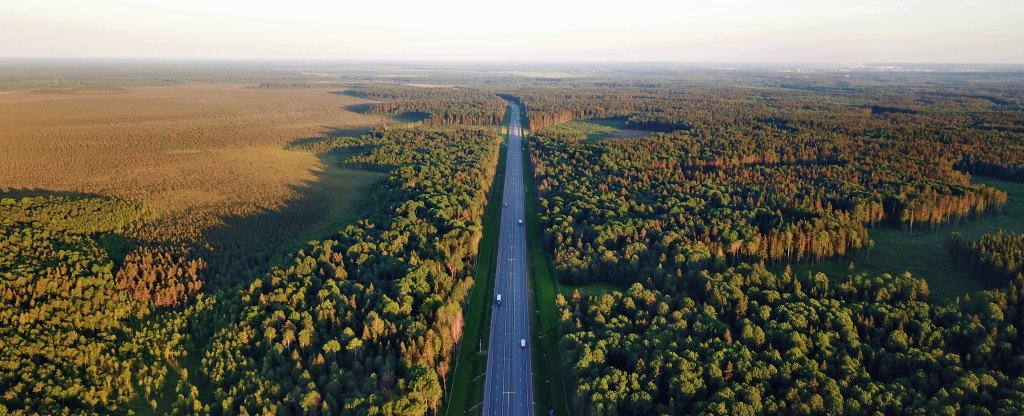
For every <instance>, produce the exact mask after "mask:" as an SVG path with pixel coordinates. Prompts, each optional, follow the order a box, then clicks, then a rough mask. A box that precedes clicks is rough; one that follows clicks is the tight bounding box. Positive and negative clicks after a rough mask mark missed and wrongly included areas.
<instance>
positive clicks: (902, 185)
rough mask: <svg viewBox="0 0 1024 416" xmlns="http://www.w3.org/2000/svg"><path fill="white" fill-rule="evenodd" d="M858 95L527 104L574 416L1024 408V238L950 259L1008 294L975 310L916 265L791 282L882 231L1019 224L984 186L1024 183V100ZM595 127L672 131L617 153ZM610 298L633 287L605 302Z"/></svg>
mask: <svg viewBox="0 0 1024 416" xmlns="http://www.w3.org/2000/svg"><path fill="white" fill-rule="evenodd" d="M925 78H928V77H925ZM925 81H928V82H925ZM855 82H856V81H852V82H851V81H836V80H834V79H828V77H827V76H822V77H819V79H816V80H811V81H804V82H793V81H788V80H781V79H779V78H773V77H767V76H766V77H763V78H761V79H755V80H747V82H746V84H744V82H737V83H736V84H734V85H728V86H727V85H723V83H719V82H717V81H714V80H702V81H699V82H694V83H693V84H697V85H686V86H688V87H690V88H684V87H683V86H681V85H675V86H673V85H670V84H664V83H657V82H652V83H650V84H648V85H645V84H644V83H640V82H636V83H633V84H628V83H626V84H627V85H622V84H614V85H613V84H608V85H589V86H586V87H580V88H576V89H573V90H572V91H571V92H569V91H558V90H551V89H530V88H523V89H522V90H520V91H517V92H514V93H511V94H512V95H514V96H515V97H516V99H517V101H518V102H520V103H522V104H523V105H524V106H525V107H526V108H527V115H528V118H529V125H530V126H531V127H532V128H533V130H534V131H533V132H532V135H531V138H530V146H531V151H530V155H531V167H532V168H533V170H534V180H535V181H536V183H537V188H538V192H539V201H538V202H537V203H538V204H539V208H540V221H541V236H540V238H541V240H542V242H543V244H544V245H545V246H546V247H547V250H548V252H549V255H550V256H551V262H552V264H553V265H554V269H555V274H556V275H557V278H558V280H559V281H561V282H562V283H563V284H566V286H567V287H568V289H567V288H565V287H563V293H562V295H560V296H559V298H558V301H557V303H558V305H557V307H558V310H559V313H560V316H561V319H560V320H561V330H562V340H561V343H560V348H559V349H560V353H561V356H562V370H563V373H564V376H565V378H566V380H567V385H568V386H570V388H569V392H568V396H569V400H570V402H571V403H572V406H571V407H572V410H573V412H574V413H576V414H581V415H583V414H586V415H648V414H666V415H667V414H765V413H769V414H774V413H786V414H875V413H884V414H1007V415H1009V414H1019V413H1020V412H1021V411H1022V409H1021V408H1020V404H1021V403H1022V401H1021V399H1022V397H1021V394H1022V393H1021V392H1022V390H1021V386H1022V382H1024V367H1021V366H1020V365H1019V364H1020V357H1021V354H1022V352H1024V351H1022V350H1021V349H1020V345H1022V344H1021V339H1020V336H1019V334H1018V333H1017V329H1016V327H1017V326H1019V325H1020V324H1021V316H1022V315H1021V312H1022V308H1024V303H1022V298H1021V287H1022V285H1024V281H1021V280H1020V278H1019V270H1020V264H1021V263H1020V262H1021V260H1022V257H1021V251H1020V250H1019V248H1020V244H1021V243H1020V237H1019V236H1018V235H1016V234H1008V233H996V234H989V235H984V236H982V238H981V239H980V240H978V241H964V239H962V238H959V237H956V236H955V235H954V237H953V238H951V239H950V241H948V242H947V244H946V247H947V250H948V253H950V255H953V256H955V257H956V258H957V259H958V262H960V263H962V264H964V265H966V267H969V268H970V270H971V271H972V273H974V274H976V275H977V277H976V278H978V279H996V280H997V281H1000V282H1003V283H1002V285H1001V287H1002V289H998V290H994V291H982V292H978V293H963V294H962V295H961V296H958V297H956V298H955V299H944V298H938V297H934V296H932V295H931V293H930V291H929V289H928V276H911V275H910V274H909V273H904V272H903V271H902V270H891V271H890V272H889V273H884V274H881V275H866V274H855V273H850V274H839V275H825V274H821V273H807V274H800V275H797V274H795V273H793V272H792V271H791V269H790V267H789V265H800V264H805V263H818V262H835V261H838V262H844V261H845V262H851V265H850V267H851V269H852V268H853V264H852V261H856V259H857V258H859V256H869V255H870V253H871V250H872V249H873V248H874V243H873V241H872V240H871V238H870V230H871V229H873V228H878V227H882V228H885V227H888V228H897V229H901V230H903V232H904V233H905V234H906V235H908V236H909V237H910V238H913V236H915V235H927V234H929V233H932V232H935V231H936V230H938V229H941V228H943V227H945V226H949V225H955V224H959V223H962V222H968V221H976V220H978V219H979V218H984V217H991V216H1000V215H1003V214H1002V207H1003V206H1004V205H1005V203H1006V201H1007V194H1006V193H1005V192H1004V191H1001V190H999V189H995V188H993V187H990V186H987V185H984V184H979V183H976V182H974V181H972V180H971V175H972V174H973V175H988V176H992V177H998V178H1002V179H1008V180H1018V181H1019V180H1021V178H1020V176H1019V169H1020V166H1022V162H1024V147H1022V145H1024V135H1022V134H1021V133H1022V132H1021V131H1020V129H1019V127H1020V126H1021V125H1022V124H1024V123H1022V118H1021V117H1022V113H1021V111H1020V109H1021V108H1022V107H1021V105H1022V102H1021V100H1020V94H1019V93H1020V88H1021V86H1022V85H1024V84H1020V83H1019V82H1007V83H995V82H993V83H986V84H985V86H984V87H979V88H972V89H967V88H966V87H964V86H963V84H961V83H960V81H956V80H950V79H943V78H941V77H938V76H937V77H935V78H928V79H927V80H920V79H913V77H906V78H904V79H900V80H899V82H898V83H894V82H893V81H891V80H885V81H884V82H882V81H881V80H879V82H878V83H877V84H876V83H875V82H870V81H862V82H861V83H860V84H856V83H855ZM595 118H600V119H607V118H616V119H618V120H625V125H626V126H627V127H629V128H635V129H642V130H650V131H655V132H661V133H655V134H652V135H650V136H646V137H643V138H639V139H633V138H626V139H604V140H595V139H592V138H590V137H588V134H587V133H588V132H587V131H585V129H581V128H580V127H579V126H577V125H573V124H572V123H569V124H563V123H565V122H567V121H570V120H576V119H595ZM769 267H770V268H772V269H783V268H784V269H785V271H780V272H773V271H769V270H768V268H769ZM608 284H611V285H612V286H611V287H616V288H621V289H622V290H609V289H604V290H597V291H595V290H593V289H592V288H594V287H607V285H608ZM573 287H576V288H577V289H573ZM584 293H587V294H584Z"/></svg>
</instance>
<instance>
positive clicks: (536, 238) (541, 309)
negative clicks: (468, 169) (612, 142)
mask: <svg viewBox="0 0 1024 416" xmlns="http://www.w3.org/2000/svg"><path fill="white" fill-rule="evenodd" d="M529 161H530V151H529V148H528V147H524V149H523V165H524V166H523V185H524V187H525V189H526V198H525V199H526V242H527V246H528V249H529V253H528V255H529V262H530V267H529V274H530V286H531V288H532V289H533V304H532V305H533V306H534V307H535V308H537V309H536V310H537V313H536V315H534V316H533V322H532V327H533V334H532V336H531V343H532V344H531V345H535V346H537V348H534V350H533V362H534V366H533V368H534V372H535V373H536V377H535V378H534V380H533V387H534V393H535V394H534V400H536V403H537V414H538V415H547V414H548V412H549V411H552V410H553V411H554V414H556V415H564V416H568V415H569V407H568V404H567V403H566V390H565V378H564V376H563V374H562V371H561V368H562V367H561V361H562V354H561V351H560V350H559V349H558V341H559V339H561V332H560V331H559V328H558V324H559V321H558V316H559V314H558V307H557V306H555V296H556V294H557V293H558V290H559V287H558V281H557V280H556V279H555V275H554V273H553V272H552V267H551V262H550V260H549V259H548V256H547V253H546V252H545V251H544V247H543V246H542V245H541V239H540V236H541V234H540V220H539V217H538V209H539V208H540V207H539V204H538V200H537V189H536V186H535V185H534V183H533V169H532V168H531V167H530V162H529Z"/></svg>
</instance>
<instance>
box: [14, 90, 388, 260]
mask: <svg viewBox="0 0 1024 416" xmlns="http://www.w3.org/2000/svg"><path fill="white" fill-rule="evenodd" d="M362 103H365V100H361V99H358V98H354V97H350V96H346V95H335V94H329V93H328V92H327V91H324V90H303V89H256V88H251V87H249V86H247V85H237V84H200V85H196V84H182V85H172V86H156V87H152V86H145V87H125V88H121V87H94V88H93V87H85V88H60V89H36V90H16V91H8V92H6V93H5V94H3V95H0V187H2V190H3V191H4V192H8V193H12V191H13V194H14V195H18V194H28V193H34V192H35V193H46V192H71V193H82V194H96V195H103V196H111V197H118V198H123V199H128V200H132V201H138V202H141V203H143V204H144V205H145V207H146V209H147V212H148V215H149V217H148V219H149V221H150V223H151V224H154V225H156V227H148V228H146V229H144V230H143V233H144V234H143V235H141V236H140V237H143V238H145V239H161V240H165V239H179V238H194V237H197V236H198V235H199V234H200V233H201V232H202V231H203V230H204V229H206V228H209V227H211V226H214V225H217V224H220V223H221V221H222V219H223V217H225V216H229V215H232V216H239V215H242V216H244V215H252V214H255V213H257V212H259V211H261V210H266V209H277V208H280V207H282V206H283V205H284V204H285V203H286V202H287V201H289V200H294V199H296V198H298V197H299V192H298V191H299V189H300V188H302V187H304V186H307V185H309V184H310V183H311V182H313V181H315V180H316V179H317V174H318V172H321V171H323V169H324V166H323V164H322V163H321V162H320V161H319V160H318V159H317V158H316V157H315V156H314V155H312V154H309V153H305V152H295V151H288V150H284V148H285V146H286V144H288V143H289V142H291V141H294V140H297V139H301V138H305V137H311V136H318V135H323V134H328V133H330V132H332V131H340V132H354V133H358V132H361V131H365V130H368V129H369V128H371V127H373V126H374V125H375V124H376V123H379V122H381V120H382V119H381V118H380V117H375V116H369V115H363V114H360V113H357V112H353V111H350V110H349V109H348V108H347V107H350V106H354V105H358V104H362Z"/></svg>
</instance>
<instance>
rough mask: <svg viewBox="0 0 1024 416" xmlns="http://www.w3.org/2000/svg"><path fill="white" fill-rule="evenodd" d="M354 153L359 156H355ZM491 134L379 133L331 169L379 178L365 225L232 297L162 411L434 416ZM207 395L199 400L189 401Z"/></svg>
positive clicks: (463, 289) (477, 232)
mask: <svg viewBox="0 0 1024 416" xmlns="http://www.w3.org/2000/svg"><path fill="white" fill-rule="evenodd" d="M357 142H358V143H357ZM499 142H500V137H499V135H498V134H497V131H496V130H494V129H484V128H466V127H458V128H445V129H424V128H416V129H400V130H389V131H378V132H374V133H371V134H368V135H366V136H364V137H363V139H362V141H361V142H360V141H355V142H353V143H352V144H353V145H355V146H364V145H367V144H371V143H386V144H382V145H379V146H374V147H372V150H369V151H367V152H365V153H363V154H359V155H356V156H353V157H350V158H347V159H346V160H345V161H344V163H346V164H348V165H358V166H361V167H369V166H375V167H376V168H377V169H381V170H384V171H387V172H388V176H387V179H386V180H385V182H384V184H383V186H382V188H381V190H380V191H379V192H378V193H376V194H375V196H374V197H373V201H372V202H371V203H370V205H371V206H372V207H373V208H370V209H368V210H367V212H368V213H369V214H368V215H367V216H366V217H364V218H363V219H361V220H359V221H358V222H356V223H355V224H352V225H350V226H348V227H346V228H345V229H344V230H342V231H341V232H339V233H338V234H337V235H335V236H334V237H332V238H331V239H328V240H323V241H315V242H311V243H310V244H309V246H308V247H307V248H306V249H303V250H299V251H298V252H296V253H295V254H294V255H293V256H292V257H291V260H290V262H288V264H287V265H286V266H284V267H281V268H276V269H274V270H273V271H271V272H269V273H267V274H266V275H265V276H264V277H262V278H259V279H256V280H255V281H253V282H252V283H251V284H250V285H249V286H248V287H247V288H246V289H244V290H243V291H242V293H241V295H240V296H241V304H242V309H241V312H240V315H239V317H240V319H239V320H238V321H237V322H235V323H233V324H230V325H227V326H225V327H224V328H223V329H222V330H220V331H219V332H217V333H216V334H214V338H213V340H212V343H211V345H210V346H209V348H208V349H207V350H206V352H205V354H204V355H203V357H202V360H203V364H204V365H203V367H202V369H203V371H202V374H199V375H195V374H193V375H191V377H192V379H191V381H187V382H186V381H183V382H182V383H180V384H179V386H178V387H177V390H178V391H179V392H180V395H179V399H178V401H177V402H176V404H175V408H176V409H177V410H178V411H181V412H187V413H194V412H201V413H207V412H209V413H213V414H221V413H228V414H254V413H267V412H269V413H285V414H376V415H391V414H393V415H410V414H427V413H429V412H435V411H436V410H437V409H438V407H439V406H440V404H441V399H442V394H443V385H444V383H445V382H446V377H447V376H448V375H449V372H450V371H451V368H452V366H453V363H452V362H451V360H452V356H453V351H454V348H455V346H456V344H457V343H458V341H459V339H461V336H462V322H463V317H462V313H463V310H462V302H463V301H464V300H465V298H466V296H467V295H468V293H469V291H470V288H471V287H472V285H473V281H472V278H471V277H470V276H471V275H470V273H469V270H468V269H469V267H470V265H471V264H472V262H473V259H474V257H475V255H476V249H477V244H478V242H479V240H480V238H481V232H482V226H481V217H482V214H483V210H484V207H485V204H486V200H487V198H486V193H487V190H488V188H489V185H490V183H491V177H492V175H493V174H494V169H495V167H496V164H497V155H498V143H499ZM197 385H209V386H210V388H211V390H212V392H213V394H212V400H209V401H205V400H203V398H202V397H200V396H199V395H195V394H192V393H191V392H192V391H193V388H194V387H195V386H197Z"/></svg>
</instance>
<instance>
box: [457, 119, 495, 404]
mask: <svg viewBox="0 0 1024 416" xmlns="http://www.w3.org/2000/svg"><path fill="white" fill-rule="evenodd" d="M507 117H508V116H507V115H506V118H507ZM506 124H507V123H506ZM503 133H506V134H507V131H505V130H504V129H503ZM507 140H508V138H507V137H506V142H507ZM507 153H508V149H507V147H505V146H502V148H501V153H500V155H499V156H498V167H497V172H495V174H494V183H493V184H492V185H491V193H490V195H488V201H487V211H486V212H485V213H484V234H483V238H482V239H481V240H480V250H479V251H478V254H477V264H476V270H475V272H474V275H473V279H474V281H475V284H474V286H473V294H472V296H471V297H470V299H469V305H468V306H467V308H466V313H465V314H464V316H465V317H466V324H465V325H466V326H465V327H464V330H463V338H462V341H461V343H460V344H459V350H458V359H457V360H456V364H455V369H454V371H453V374H452V378H451V385H450V386H448V389H447V392H446V393H447V394H446V396H447V397H446V398H445V405H444V406H445V407H444V408H443V409H442V410H441V413H440V414H444V415H464V414H466V412H467V411H469V409H473V410H474V411H479V410H481V408H479V407H476V408H474V406H476V405H477V404H479V403H481V402H483V393H484V378H483V377H481V375H482V374H484V372H485V371H486V370H487V354H486V353H485V352H486V351H487V346H488V345H487V343H488V341H489V340H490V338H489V337H488V335H489V334H490V328H489V325H490V322H491V302H490V299H491V294H490V293H491V291H493V290H494V276H495V275H496V274H497V267H498V266H497V262H498V236H499V235H500V234H501V230H500V227H501V206H502V205H501V204H502V201H501V198H502V195H503V192H504V189H505V159H506V156H507Z"/></svg>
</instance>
